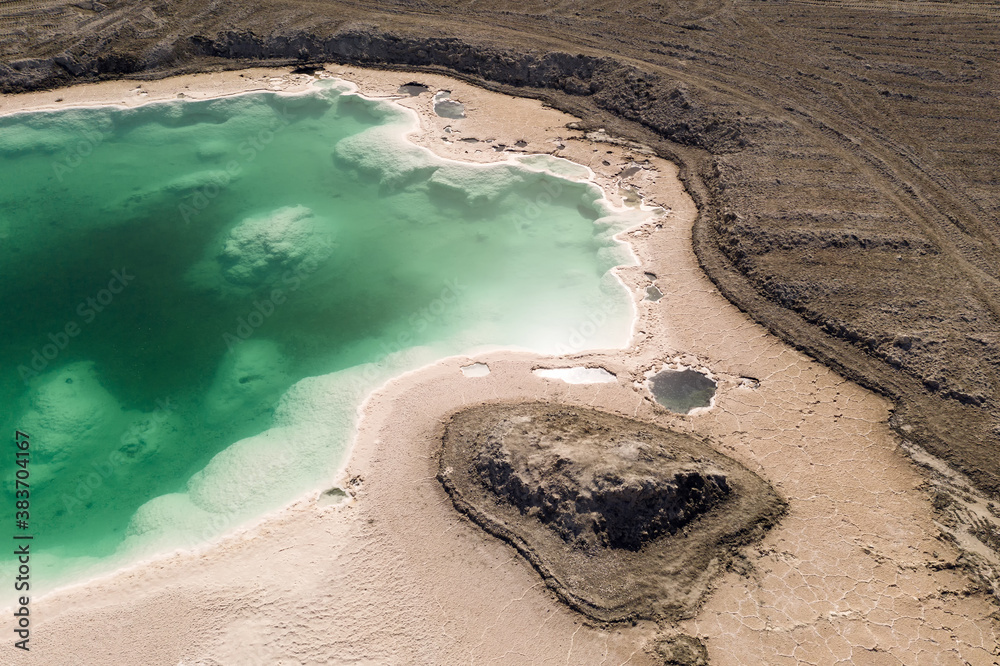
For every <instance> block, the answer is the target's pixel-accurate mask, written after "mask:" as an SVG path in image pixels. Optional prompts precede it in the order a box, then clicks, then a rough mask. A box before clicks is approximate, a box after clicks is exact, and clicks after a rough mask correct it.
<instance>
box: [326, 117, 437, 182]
mask: <svg viewBox="0 0 1000 666" xmlns="http://www.w3.org/2000/svg"><path fill="white" fill-rule="evenodd" d="M333 151H334V155H335V156H336V157H337V158H338V159H340V160H342V161H344V162H345V163H347V164H350V165H351V166H354V167H355V168H357V169H360V170H361V171H364V172H367V173H371V174H377V175H378V176H379V178H380V180H381V181H382V183H384V184H386V185H395V184H400V183H403V182H405V181H407V180H409V179H410V178H412V177H414V176H417V175H419V174H420V173H421V172H426V174H427V175H430V173H431V172H432V171H433V170H435V169H437V168H439V167H440V166H441V165H442V164H441V160H439V159H436V158H435V157H434V156H433V155H432V154H431V153H430V151H428V150H424V149H423V148H420V147H419V146H416V145H414V144H412V143H408V142H406V141H405V140H403V139H402V137H401V136H400V131H399V128H398V127H392V126H380V127H372V128H371V129H367V130H365V131H363V132H359V133H358V134H354V135H352V136H349V137H346V138H344V139H341V140H340V141H338V142H337V144H336V145H335V146H334V149H333Z"/></svg>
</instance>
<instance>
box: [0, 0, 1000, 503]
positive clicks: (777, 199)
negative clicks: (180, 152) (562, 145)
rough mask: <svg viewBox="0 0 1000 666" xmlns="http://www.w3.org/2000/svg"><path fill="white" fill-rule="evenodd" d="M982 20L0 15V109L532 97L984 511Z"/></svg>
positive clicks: (993, 153) (958, 14)
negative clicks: (443, 86) (415, 79)
mask: <svg viewBox="0 0 1000 666" xmlns="http://www.w3.org/2000/svg"><path fill="white" fill-rule="evenodd" d="M998 16H1000V9H998V8H997V7H996V5H995V4H991V3H987V2H975V1H967V2H952V3H946V2H933V1H931V2H905V1H903V2H883V1H880V0H873V1H870V2H861V1H853V0H829V1H826V2H813V1H810V0H795V1H786V2H768V3H759V2H733V3H725V2H721V1H719V0H691V1H690V2H678V3H660V2H653V1H651V0H640V1H638V2H630V3H627V4H625V5H623V4H621V3H616V2H607V1H606V0H589V1H587V2H582V1H581V2H560V3H548V2H544V1H543V0H518V1H514V2H506V3H502V5H496V4H491V3H485V4H484V3H468V2H457V1H454V0H451V1H449V0H433V1H431V2H407V1H403V0H398V1H392V0H384V1H382V2H366V3H359V2H350V1H344V0H331V1H328V2H301V1H295V2H293V1H290V0H256V1H255V2H252V3H248V2H242V1H240V0H236V1H235V2H221V1H219V0H210V1H208V2H202V1H201V0H199V1H198V2H194V1H193V0H180V1H179V2H171V3H165V2H160V3H146V2H138V1H137V0H109V1H108V2H103V3H102V2H90V1H89V0H88V1H86V2H78V3H69V2H67V1H66V0H6V1H4V2H2V3H0V90H3V91H7V92H14V91H19V90H28V89H37V88H39V87H46V86H61V85H67V84H71V83H74V82H77V81H84V80H95V79H100V78H115V77H120V76H122V75H132V76H136V75H138V76H151V77H158V76H163V75H165V74H168V73H176V72H181V71H195V70H211V69H213V68H236V67H246V66H248V65H249V64H253V63H274V64H278V63H289V62H301V63H310V62H319V61H327V62H329V61H338V62H351V63H359V64H377V65H381V66H400V67H405V68H408V69H415V70H418V69H425V70H437V71H446V72H448V73H451V74H454V75H458V76H460V77H464V78H466V79H468V80H471V81H476V82H479V83H481V84H483V85H486V86H488V87H492V88H495V89H501V90H504V91H508V92H515V93H518V94H522V95H529V96H536V97H540V98H543V99H545V100H546V101H548V102H549V103H551V104H552V105H554V106H557V107H559V108H562V109H564V110H567V111H570V112H572V113H574V114H576V115H578V116H581V117H582V118H584V120H585V125H589V126H594V127H596V126H604V127H607V128H608V129H609V130H610V131H613V132H614V133H617V134H619V135H624V136H628V137H631V138H634V139H637V140H642V141H644V142H646V143H648V144H650V145H652V146H653V147H654V148H655V149H656V150H657V151H658V152H659V153H660V154H661V155H663V156H665V157H668V158H670V159H672V160H675V161H677V162H678V163H679V164H681V165H682V177H683V178H684V180H685V182H686V184H687V187H688V189H689V191H690V192H691V194H692V196H694V198H695V199H696V202H697V203H698V206H699V211H700V216H699V219H698V220H697V223H696V229H695V234H694V242H695V248H696V251H697V253H698V256H699V259H700V261H701V263H702V266H703V268H704V269H705V270H706V271H707V272H708V274H709V275H710V277H711V278H712V279H713V280H714V281H715V283H716V284H717V285H718V286H719V287H720V289H721V290H722V291H723V293H724V294H725V295H726V296H727V297H728V298H729V299H730V300H732V301H733V302H734V303H736V304H737V305H738V306H739V307H741V308H742V309H744V310H746V311H747V312H749V313H750V314H751V315H752V316H753V317H754V318H755V319H756V320H757V321H759V322H761V323H762V324H764V325H765V326H766V327H767V328H769V329H770V330H771V331H773V332H775V333H777V334H778V335H780V336H781V337H783V338H785V339H786V340H788V341H790V342H792V343H793V344H795V345H797V346H799V347H800V348H802V349H804V350H806V351H807V352H809V353H810V354H811V355H813V356H814V357H816V358H817V359H820V360H822V361H823V362H825V363H827V364H828V365H830V366H831V367H833V368H836V369H837V370H838V371H839V372H841V373H842V374H844V375H845V376H847V377H849V378H851V379H854V380H857V381H859V382H860V383H862V384H864V385H865V386H868V387H870V388H874V389H875V390H877V391H880V392H882V393H884V394H885V395H887V396H889V397H891V398H893V399H894V400H895V401H896V403H897V411H896V414H895V417H894V421H893V422H894V424H895V425H896V427H897V428H898V429H899V431H900V432H901V434H903V435H904V436H905V437H906V438H908V439H910V440H912V441H915V442H916V443H918V444H920V445H922V446H924V447H925V448H927V449H928V450H929V451H931V452H932V453H934V454H935V455H937V456H940V457H942V458H944V459H945V460H947V461H948V462H950V463H951V464H952V465H954V466H955V467H957V468H958V469H959V470H961V471H962V472H964V473H965V474H967V475H968V476H969V477H970V478H971V479H972V480H973V482H974V483H975V484H976V485H977V486H978V487H979V488H980V489H982V490H984V491H985V492H987V493H989V494H993V495H994V496H995V495H996V494H997V492H998V491H1000V456H998V455H996V443H997V437H998V433H1000V404H998V400H1000V393H998V391H1000V334H998V333H997V331H998V330H1000V233H998V231H1000V229H998V211H1000V182H998V180H997V174H998V173H1000V144H998V143H997V142H996V141H995V140H994V139H995V137H996V136H997V135H998V129H1000V128H998V119H1000V104H998V100H997V93H996V91H997V90H998V89H1000V68H998V59H997V55H996V50H995V44H996V42H997V39H998V37H1000V32H998V29H997V18H998Z"/></svg>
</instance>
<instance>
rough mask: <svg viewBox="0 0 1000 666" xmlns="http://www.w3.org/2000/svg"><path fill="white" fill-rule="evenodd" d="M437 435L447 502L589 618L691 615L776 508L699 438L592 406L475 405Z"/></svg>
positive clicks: (777, 503) (756, 484) (757, 483)
mask: <svg viewBox="0 0 1000 666" xmlns="http://www.w3.org/2000/svg"><path fill="white" fill-rule="evenodd" d="M443 443H444V445H443V448H442V452H441V463H440V464H441V468H440V473H439V474H438V478H439V479H440V480H441V482H442V484H444V486H445V488H446V489H447V490H448V492H449V494H450V495H451V497H452V501H453V502H454V503H455V506H456V508H458V509H459V510H460V511H461V512H463V513H465V514H466V515H468V516H469V517H470V518H471V519H472V520H473V521H475V522H476V523H477V524H478V525H480V526H481V527H483V528H484V529H486V530H487V531H489V532H491V533H492V534H495V535H496V536H498V537H500V538H502V539H504V540H506V541H507V542H509V543H510V544H511V545H513V546H514V547H515V548H517V549H518V551H519V552H520V553H521V554H522V555H523V556H524V557H525V558H527V559H528V560H529V561H530V562H531V563H532V564H533V565H534V566H535V568H537V569H538V571H539V572H540V573H541V574H542V576H543V577H544V578H545V581H546V583H547V584H548V585H549V586H550V587H551V588H552V589H553V590H555V591H556V592H557V593H558V594H559V595H560V596H562V597H563V598H564V599H565V600H566V601H567V602H568V603H569V604H570V605H571V606H573V607H574V608H576V609H578V610H580V611H581V612H583V613H586V614H587V615H589V616H591V617H593V618H594V619H597V620H604V621H607V620H625V619H629V618H637V617H638V618H646V619H670V620H678V619H681V618H683V617H690V616H691V615H692V611H693V610H694V609H695V608H696V607H697V606H698V604H699V602H700V601H701V600H702V599H703V598H704V596H705V594H706V593H707V592H708V590H709V585H710V584H711V582H712V580H713V578H714V577H715V574H717V573H718V572H719V571H721V570H724V569H725V568H726V566H727V564H728V563H729V561H730V560H731V559H732V557H733V555H734V554H735V553H736V549H737V548H738V547H740V546H744V545H746V544H748V543H750V542H752V541H754V540H757V539H759V538H760V537H761V536H763V535H764V533H765V531H766V529H767V528H768V527H770V526H771V525H773V524H774V522H775V520H777V518H778V516H780V515H781V513H782V512H783V511H784V509H785V504H784V502H783V501H782V500H781V499H780V498H779V497H778V496H777V495H776V494H775V492H774V490H773V489H772V488H771V487H770V486H769V485H768V484H767V482H766V481H764V480H763V479H761V478H760V477H759V476H757V475H756V474H754V473H753V472H751V471H750V470H748V469H746V468H745V467H743V466H742V465H740V464H739V463H738V462H736V461H735V460H732V459H731V458H729V457H727V456H724V455H722V454H720V453H718V452H717V451H716V450H715V449H713V448H712V447H711V446H709V445H708V443H707V442H705V441H704V440H702V439H700V438H698V437H695V436H693V435H690V434H687V433H682V432H675V431H671V430H667V429H664V428H660V427H658V426H655V425H651V424H648V423H641V422H639V421H634V420H632V419H627V418H624V417H621V416H615V415H613V414H608V413H606V412H600V411H596V410H592V409H585V408H580V407H572V406H568V405H559V404H553V403H530V402H529V403H513V404H504V403H501V404H488V405H483V406H477V407H472V408H468V409H464V410H462V411H460V412H458V413H456V414H453V415H452V416H451V418H450V420H449V421H448V424H447V426H446V428H445V433H444V436H443Z"/></svg>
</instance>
